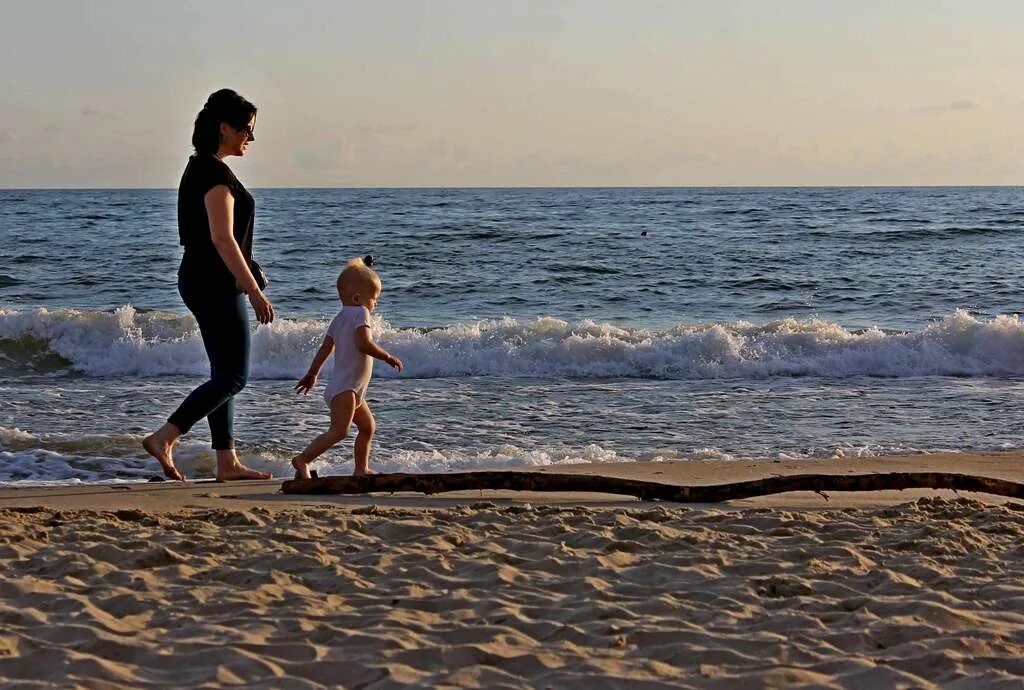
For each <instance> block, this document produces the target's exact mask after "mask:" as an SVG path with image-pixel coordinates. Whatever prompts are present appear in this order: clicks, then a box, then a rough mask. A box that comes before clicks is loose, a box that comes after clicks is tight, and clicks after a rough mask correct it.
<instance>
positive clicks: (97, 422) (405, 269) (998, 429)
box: [0, 188, 1024, 484]
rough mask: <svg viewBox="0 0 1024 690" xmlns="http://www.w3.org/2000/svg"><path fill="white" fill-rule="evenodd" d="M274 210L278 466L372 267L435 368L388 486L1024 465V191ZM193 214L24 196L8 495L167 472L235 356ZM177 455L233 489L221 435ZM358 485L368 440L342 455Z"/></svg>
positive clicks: (288, 205)
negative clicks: (656, 467)
mask: <svg viewBox="0 0 1024 690" xmlns="http://www.w3.org/2000/svg"><path fill="white" fill-rule="evenodd" d="M253 194H254V196H255V197H256V201H257V218H256V242H255V254H256V257H257V258H258V259H259V260H260V262H261V263H262V264H263V265H264V267H265V268H266V270H267V272H268V274H269V275H270V278H271V285H270V290H269V295H270V297H271V299H272V300H273V302H274V304H275V307H276V310H277V313H278V320H277V321H275V322H274V323H273V324H271V325H270V326H260V327H258V328H256V327H255V325H254V333H253V364H252V380H251V381H250V383H249V386H248V387H247V388H246V390H245V391H243V393H242V394H241V396H240V398H239V403H238V408H237V409H238V418H237V420H236V433H237V436H238V439H239V448H240V452H241V454H242V456H243V458H244V459H245V461H246V462H248V463H250V464H252V465H253V466H256V467H260V468H265V469H271V470H273V471H275V472H277V473H278V474H286V473H287V471H286V467H287V463H288V460H289V458H290V457H291V456H292V455H294V454H295V453H296V452H298V451H299V450H301V448H302V447H303V446H304V445H305V443H307V442H308V441H309V440H310V439H311V438H312V437H313V436H315V435H316V434H317V433H319V432H320V431H322V430H323V428H325V424H326V419H327V417H326V409H325V407H324V404H323V402H322V398H321V396H320V395H319V393H320V391H319V390H318V391H316V392H315V393H313V394H311V395H309V396H308V397H297V396H296V395H295V394H294V393H293V391H292V386H293V385H294V382H295V381H296V380H297V379H298V377H299V376H301V374H302V373H303V372H304V371H305V368H306V367H307V366H308V363H309V360H310V358H311V356H312V353H313V352H314V351H315V349H316V348H317V347H318V345H319V343H320V338H321V336H322V334H323V331H324V329H325V327H326V323H327V322H328V321H329V319H330V318H331V317H333V315H334V314H335V312H336V310H337V307H338V303H337V298H336V295H335V294H334V288H333V285H334V280H335V278H336V276H337V273H338V270H339V269H340V268H341V266H343V265H344V262H345V261H346V260H347V259H349V258H351V257H354V256H361V255H364V254H368V253H369V254H373V255H374V256H375V257H376V259H377V268H378V272H379V273H380V275H381V278H382V280H383V284H384V292H383V295H382V297H381V300H380V302H379V306H378V310H377V312H376V314H375V318H376V325H375V328H376V332H377V338H378V340H380V341H381V342H382V344H384V345H385V347H387V348H388V349H390V350H392V351H393V352H395V353H396V354H397V355H399V356H400V357H401V358H402V359H403V361H404V362H405V364H406V367H407V368H406V371H405V372H404V373H403V374H401V375H398V376H396V375H395V374H394V373H393V372H392V371H391V370H390V369H388V368H387V367H385V366H383V365H380V364H378V365H377V367H376V369H375V374H374V380H373V381H372V383H371V386H370V389H369V393H368V399H369V401H370V403H371V406H372V407H373V410H374V412H375V414H376V416H377V420H378V433H377V442H376V447H375V450H374V455H373V458H372V459H371V462H372V463H373V466H374V467H376V468H377V469H379V470H385V471H443V470H455V469H471V468H482V467H505V466H518V465H549V464H550V465H557V464H560V463H577V462H604V461H631V460H659V459H661V460H669V459H672V460H675V459H695V458H700V459H709V458H710V459H719V460H722V461H723V462H727V461H729V460H730V459H734V458H740V457H743V458H748V457H753V458H764V459H775V458H779V457H787V458H802V457H824V458H829V457H840V456H862V455H879V454H888V453H906V452H935V451H971V450H1003V449H1021V448H1024V429H1022V424H1021V413H1020V411H1021V407H1022V405H1021V403H1022V398H1024V356H1022V355H1024V324H1022V323H1021V322H1020V320H1019V319H1018V317H1017V315H1016V314H1017V312H1018V311H1019V310H1020V309H1021V306H1020V305H1021V296H1022V292H1021V285H1022V279H1024V253H1022V251H1021V249H1022V243H1021V237H1022V235H1021V229H1022V225H1024V190H1022V189H1018V188H919V189H916V188H853V189H845V188H834V189H833V188H791V189H781V188H771V189H728V188H721V189H714V188H712V189H437V190H431V189H395V190H390V189H389V190H372V189H366V190H354V189H257V190H253ZM175 197H176V192H175V191H174V190H81V191H74V190H72V191H69V190H37V191H25V190H6V191H0V483H5V484H9V483H25V482H63V483H69V482H78V481H96V480H101V481H110V480H123V481H132V480H144V479H147V478H149V477H150V476H153V475H154V474H155V473H156V472H155V464H154V463H153V462H151V461H149V460H147V459H146V457H145V456H144V454H143V453H142V452H141V449H140V447H139V443H138V442H139V440H140V439H141V437H142V436H143V435H145V433H147V432H148V431H150V430H153V429H155V428H156V427H157V426H158V425H159V424H160V423H161V422H162V421H163V420H164V419H165V418H166V416H167V415H168V414H170V412H171V411H173V409H174V407H175V406H176V405H177V404H178V402H180V400H181V399H182V398H183V397H184V396H185V395H186V394H187V393H188V391H189V390H191V388H193V387H194V386H195V385H197V384H198V383H199V382H201V380H202V379H203V377H204V374H205V373H206V366H207V364H206V359H205V356H204V353H203V348H202V343H201V341H200V340H199V338H198V335H197V333H196V328H195V323H194V321H193V320H192V318H191V317H190V316H189V315H188V313H187V311H186V310H185V309H184V306H183V305H182V303H181V301H180V298H179V297H178V294H177V291H176V286H175V281H176V269H177V264H178V261H179V259H180V256H181V252H180V247H178V245H177V229H176V221H175ZM328 367H329V365H328ZM325 375H326V371H325ZM321 385H322V384H321ZM177 457H178V458H179V464H181V465H182V466H183V467H184V469H186V471H187V472H188V473H189V474H190V475H192V476H209V474H210V472H211V470H212V456H211V453H210V451H209V433H208V430H207V428H206V427H205V426H204V425H202V424H200V425H197V427H196V428H195V429H194V430H193V432H192V433H191V434H189V435H188V436H187V437H186V438H185V440H184V442H183V444H182V445H181V446H180V447H179V449H178V451H177ZM351 468H352V464H351V441H347V442H345V443H343V444H342V445H341V446H339V447H337V448H335V449H334V450H332V451H330V452H329V453H328V454H327V455H326V456H324V458H323V460H322V462H321V464H320V469H321V471H322V472H325V473H333V472H338V473H340V472H349V471H351Z"/></svg>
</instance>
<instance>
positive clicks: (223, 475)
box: [217, 462, 274, 482]
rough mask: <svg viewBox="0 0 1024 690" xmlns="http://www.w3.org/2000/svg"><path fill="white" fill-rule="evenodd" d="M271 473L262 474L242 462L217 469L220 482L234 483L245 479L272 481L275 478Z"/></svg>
mask: <svg viewBox="0 0 1024 690" xmlns="http://www.w3.org/2000/svg"><path fill="white" fill-rule="evenodd" d="M273 476H274V475H272V474H271V473H270V472H260V471H258V470H253V469H249V468H248V467H246V466H245V465H243V464H242V463H240V462H236V463H235V464H233V465H230V466H228V467H218V468H217V481H218V482H234V481H240V480H244V479H270V478H271V477H273Z"/></svg>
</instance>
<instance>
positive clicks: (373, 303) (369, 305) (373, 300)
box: [360, 290, 380, 313]
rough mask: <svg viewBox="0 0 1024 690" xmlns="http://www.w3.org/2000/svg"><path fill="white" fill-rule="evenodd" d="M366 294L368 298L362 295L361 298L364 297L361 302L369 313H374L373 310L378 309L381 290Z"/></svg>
mask: <svg viewBox="0 0 1024 690" xmlns="http://www.w3.org/2000/svg"><path fill="white" fill-rule="evenodd" d="M364 294H366V296H363V295H360V297H363V299H362V300H361V302H362V305H363V306H364V307H366V309H367V311H369V312H371V313H372V312H373V310H374V309H376V308H377V298H378V297H380V290H373V291H372V292H370V293H364Z"/></svg>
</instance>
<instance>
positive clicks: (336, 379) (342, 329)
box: [324, 306, 373, 406]
mask: <svg viewBox="0 0 1024 690" xmlns="http://www.w3.org/2000/svg"><path fill="white" fill-rule="evenodd" d="M369 325H370V312H369V310H368V309H367V308H366V307H363V306H355V307H349V306H343V307H342V308H341V311H340V312H338V315H337V316H335V317H334V321H331V325H330V326H328V327H327V335H328V336H330V338H331V340H333V341H334V370H333V371H332V372H331V380H330V381H328V382H327V388H326V389H325V390H324V400H325V401H326V402H327V404H328V406H329V405H330V404H331V399H332V398H334V396H336V395H337V394H338V393H344V392H345V391H355V392H356V405H359V404H360V403H362V402H363V395H365V394H366V386H367V385H368V384H369V383H370V374H372V373H373V358H372V357H370V355H367V354H364V353H362V352H360V351H359V348H357V347H356V329H358V328H360V327H363V326H369Z"/></svg>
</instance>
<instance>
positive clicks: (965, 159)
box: [0, 0, 1024, 187]
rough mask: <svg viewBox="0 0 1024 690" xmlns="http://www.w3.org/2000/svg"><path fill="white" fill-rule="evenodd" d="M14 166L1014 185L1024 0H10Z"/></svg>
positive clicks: (0, 118)
mask: <svg viewBox="0 0 1024 690" xmlns="http://www.w3.org/2000/svg"><path fill="white" fill-rule="evenodd" d="M0 65H2V69H0V186H5V187H69V186H70V187H122V186H129V187H175V186H177V182H178V179H179V177H180V174H181V170H182V168H183V166H184V163H185V159H186V157H187V156H188V154H189V153H190V143H189V142H190V138H191V132H192V122H193V120H194V118H195V114H196V112H197V111H198V110H199V108H200V107H202V104H203V102H204V101H205V99H206V96H207V95H208V94H209V93H210V92H211V91H213V90H215V89H217V88H220V87H222V86H228V87H231V88H234V89H236V90H238V91H239V92H240V93H241V94H242V95H244V96H245V97H247V98H249V99H250V100H252V101H253V102H255V103H256V105H257V106H258V107H259V109H260V113H259V117H258V121H257V125H256V138H257V140H256V142H255V143H254V144H253V145H252V147H251V148H250V151H249V154H248V155H247V156H246V158H245V160H239V159H231V164H232V166H233V167H234V168H235V169H236V170H237V171H238V172H239V174H240V176H241V177H242V178H243V180H244V181H245V182H246V183H247V184H249V185H250V186H257V187H259V186H520V185H528V186H547V185H558V186H562V185H565V186H576V185H586V186H589V185H791V184H792V185H890V184H892V185H903V184H907V185H918V184H920V185H926V184H954V185H955V184H1022V183H1024V127H1022V124H1024V79H1022V77H1024V2H1021V0H1002V1H997V0H858V1H856V2H855V1H852V0H703V1H696V0H694V1H688V0H665V1H655V0H615V1H611V0H571V1H564V2H560V1H558V0H548V1H546V2H533V1H523V0H494V1H491V0H464V1H455V0H429V1H426V0H424V1H423V2H415V1H412V0H408V1H399V0H395V1H389V0H372V1H367V2H362V1H345V0H336V1H333V2H304V1H302V0H291V1H289V2H283V1H278V2H270V1H264V0H244V1H238V2H207V0H203V1H202V2H192V1H187V2H182V1H181V0H175V1H173V2H156V1H151V0H124V1H113V0H88V1H84V0H82V1H78V0H67V1H66V2H57V1H56V0H20V1H18V0H0Z"/></svg>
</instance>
